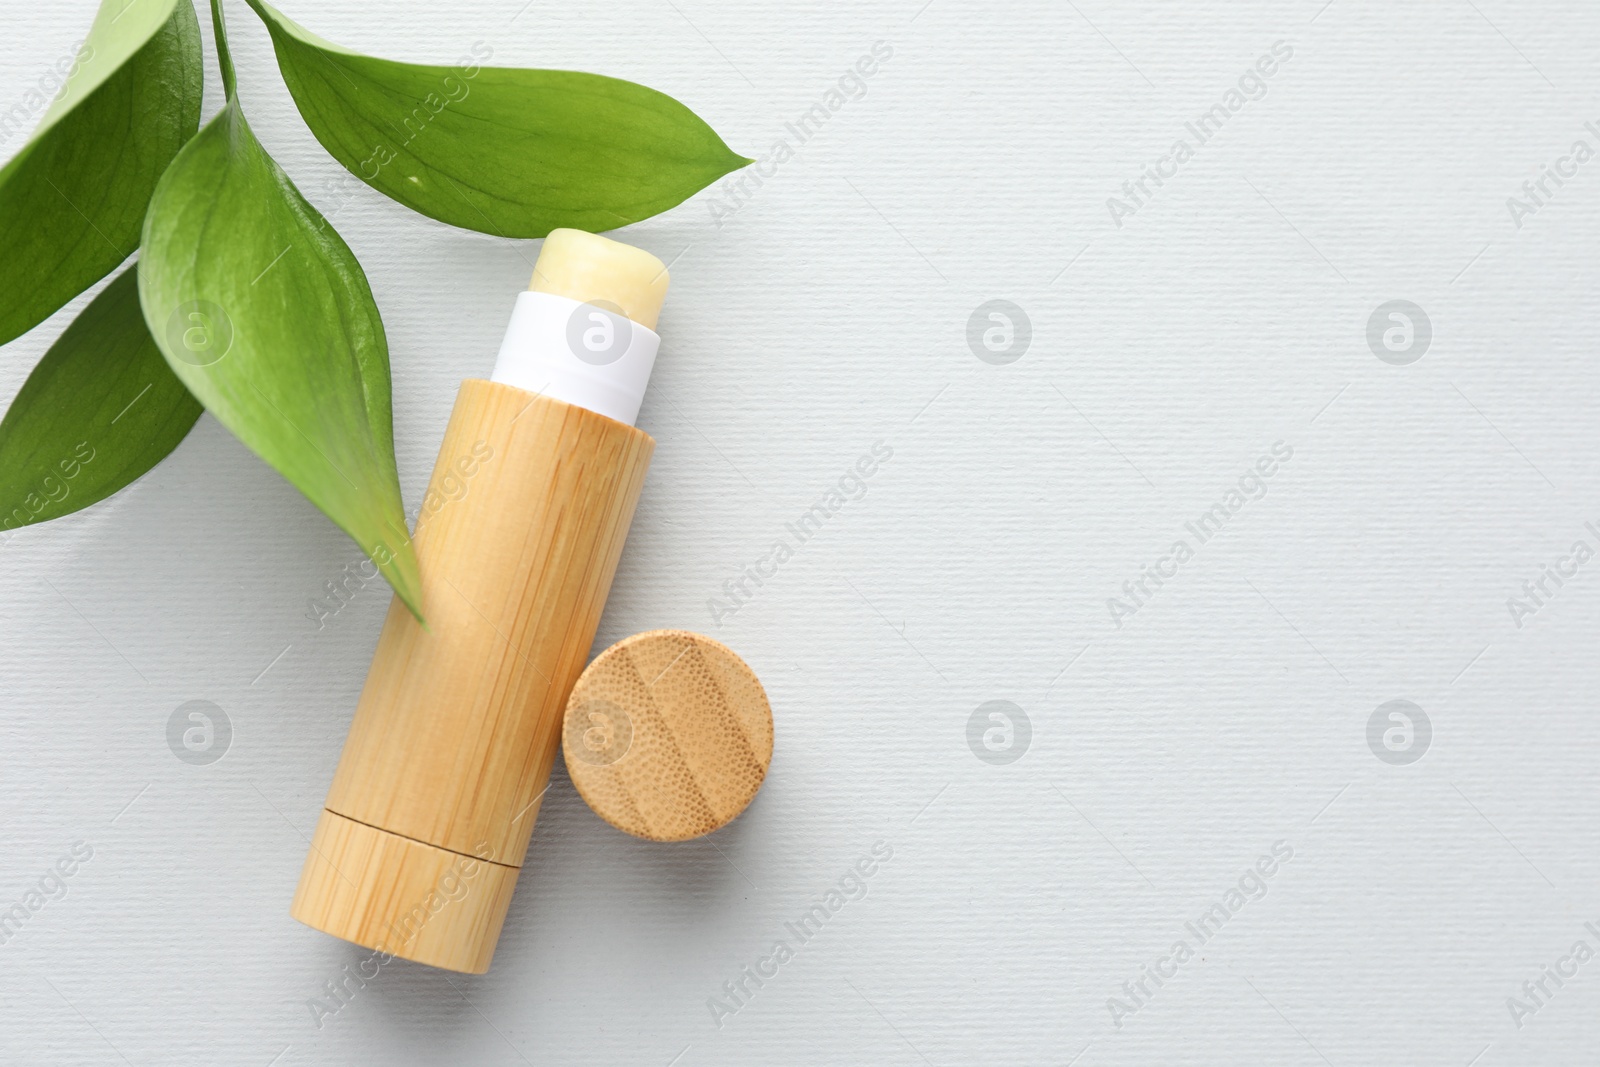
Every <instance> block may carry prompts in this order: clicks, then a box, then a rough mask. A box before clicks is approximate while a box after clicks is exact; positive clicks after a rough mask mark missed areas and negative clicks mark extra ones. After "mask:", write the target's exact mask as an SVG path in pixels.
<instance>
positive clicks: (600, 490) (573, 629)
mask: <svg viewBox="0 0 1600 1067" xmlns="http://www.w3.org/2000/svg"><path fill="white" fill-rule="evenodd" d="M480 442H481V443H482V444H480ZM654 446H655V442H654V441H653V440H652V439H651V438H650V436H649V435H648V434H645V433H643V432H642V431H639V430H636V429H634V428H633V427H631V426H625V425H623V424H622V423H620V422H615V421H613V420H611V419H608V418H605V417H604V416H601V415H596V414H595V413H593V412H591V411H586V410H584V409H582V408H579V407H575V406H573V405H571V404H565V403H562V402H561V401H557V400H550V399H547V398H545V397H540V396H536V395H534V394H531V393H527V392H524V391H522V390H520V389H514V388H512V387H511V386H506V385H498V384H495V383H492V382H486V381H479V380H470V381H468V382H466V383H464V384H463V385H462V387H461V394H460V396H459V397H458V399H457V401H456V407H455V411H454V412H453V413H452V414H451V416H450V426H449V429H448V430H447V431H446V432H445V438H444V444H443V445H442V446H441V448H440V450H439V460H438V463H437V464H436V465H435V468H434V477H433V481H432V483H430V491H438V493H439V494H440V497H441V498H442V499H443V500H444V502H443V503H442V504H441V505H440V506H439V507H438V509H437V511H435V512H434V513H433V514H431V515H429V514H428V512H427V510H426V505H425V507H424V513H423V517H422V518H421V519H419V522H418V532H417V534H416V545H417V554H418V558H419V559H420V560H421V561H422V569H423V577H422V583H423V597H424V604H425V611H426V612H427V617H428V622H429V627H430V629H429V630H424V629H423V628H422V627H421V626H420V625H418V624H417V622H416V620H414V619H413V618H411V616H410V613H409V612H407V611H406V610H405V607H404V606H403V605H401V604H399V603H393V604H391V605H390V607H389V615H388V617H387V618H386V619H385V621H384V627H383V634H382V635H381V636H380V637H379V639H378V648H377V652H376V653H375V654H374V655H373V659H372V669H371V671H370V672H369V673H368V675H367V684H366V686H365V688H364V689H363V690H362V692H361V700H360V702H359V704H358V705H357V707H356V713H355V719H354V721H353V722H352V723H351V726H350V735H349V738H348V739H347V740H346V742H345V748H344V753H343V755H342V756H341V758H340V761H339V769H338V771H337V772H336V773H335V775H334V779H333V786H332V788H331V789H330V790H329V791H328V800H327V808H328V810H329V811H334V812H338V813H339V814H341V815H345V816H347V817H349V818H352V819H355V820H356V821H357V822H364V823H367V824H368V825H371V826H378V827H382V828H383V829H385V830H389V831H391V832H392V833H397V834H400V835H401V836H403V837H410V838H414V839H416V840H418V841H425V842H427V843H429V844H433V845H437V846H439V847H440V848H445V849H449V850H450V851H452V852H459V853H461V854H462V855H484V856H488V857H489V858H491V859H493V860H494V861H495V862H497V863H505V864H508V865H510V866H513V867H517V866H521V865H522V858H523V854H524V852H525V851H526V849H527V843H528V835H529V833H530V832H531V830H532V827H533V822H534V818H535V817H536V816H537V815H538V804H539V797H540V795H541V793H542V792H543V791H544V786H545V781H546V779H547V778H548V777H549V774H550V767H551V764H552V763H553V761H554V759H555V751H556V746H557V745H558V743H559V738H560V730H561V715H562V711H563V709H564V707H565V705H566V699H567V694H568V693H569V692H571V690H572V684H573V682H574V681H576V680H577V677H578V674H579V672H581V671H582V669H583V666H584V661H585V659H586V658H587V657H588V655H589V649H590V647H591V646H592V644H593V642H594V632H595V628H596V627H597V626H598V625H599V622H600V613H601V611H602V609H603V608H604V607H605V602H606V595H607V593H609V592H610V589H611V579H612V576H613V575H614V574H615V572H616V568H617V559H618V557H619V556H620V555H621V553H622V544H623V541H624V539H625V538H626V537H627V533H628V524H629V523H630V522H631V521H632V519H633V511H634V506H635V504H636V503H637V502H638V499H639V491H640V488H641V487H642V486H643V483H644V475H645V470H646V468H647V467H648V466H649V462H650V454H651V451H652V450H653V448H654ZM485 447H486V448H487V449H490V450H492V454H491V455H489V456H488V457H487V458H485V459H482V460H480V461H479V462H477V464H476V469H475V470H474V471H473V473H472V474H471V476H470V477H467V476H466V475H465V474H464V473H463V471H464V470H466V469H470V465H468V466H467V467H462V466H458V464H457V461H458V459H459V458H460V457H463V456H473V455H475V453H474V449H475V448H476V449H477V450H478V453H482V452H483V451H484V449H485ZM452 479H453V480H452ZM458 483H459V487H456V486H457V484H458ZM451 497H455V499H451ZM485 848H487V851H486V852H485V851H483V850H484V849H485Z"/></svg>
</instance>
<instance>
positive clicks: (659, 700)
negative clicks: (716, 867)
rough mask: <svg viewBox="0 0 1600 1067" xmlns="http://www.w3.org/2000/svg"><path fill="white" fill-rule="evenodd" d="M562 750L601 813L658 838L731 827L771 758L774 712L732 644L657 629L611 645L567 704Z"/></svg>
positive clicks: (580, 785) (622, 826)
mask: <svg viewBox="0 0 1600 1067" xmlns="http://www.w3.org/2000/svg"><path fill="white" fill-rule="evenodd" d="M562 750H563V752H564V754H565V756H566V761H567V772H568V773H569V774H570V775H571V776H572V782H573V785H575V786H576V787H577V789H578V792H579V793H580V794H581V795H582V796H583V799H584V800H585V801H587V802H588V804H589V806H590V807H591V808H593V809H594V811H595V813H596V814H597V815H599V816H600V817H601V818H602V819H605V820H606V821H607V822H609V823H610V824H611V825H613V826H615V827H616V828H617V829H619V830H626V831H627V832H628V833H630V834H633V835H635V836H637V837H643V838H647V839H649V840H652V841H685V840H688V839H689V838H691V837H699V836H700V835H702V834H708V833H710V832H711V831H713V830H715V829H717V828H719V827H721V826H725V825H726V824H727V823H729V822H731V821H732V820H733V819H734V818H735V817H736V816H738V814H739V813H740V812H742V811H743V810H744V809H745V808H746V807H747V806H748V805H749V804H750V801H751V800H753V799H754V798H755V795H756V790H758V789H760V788H761V782H762V780H763V779H765V777H766V774H767V767H768V766H769V765H770V764H771V762H772V707H771V705H770V704H769V703H768V702H767V694H766V691H765V690H764V689H762V687H761V682H760V680H759V679H757V678H756V675H755V672H754V671H752V670H751V669H750V668H749V666H748V665H747V664H746V663H745V662H744V660H742V659H740V658H739V657H738V656H737V655H735V654H734V652H733V651H732V650H731V649H729V648H728V647H727V646H726V645H723V644H721V643H719V642H717V641H713V640H712V639H711V638H709V637H706V636H705V635H704V634H697V633H691V632H689V631H687V630H651V631H650V632H648V633H642V634H635V635H634V636H632V637H629V638H627V639H625V640H622V641H619V642H617V643H616V644H614V645H612V646H611V647H610V648H608V649H606V650H605V651H604V652H602V653H601V654H600V655H599V656H597V657H595V661H594V662H593V663H591V664H590V665H589V667H588V668H587V669H586V670H585V671H584V672H583V675H582V677H580V678H579V679H578V683H577V685H576V686H574V687H573V690H572V696H571V698H570V699H569V700H568V702H567V713H566V719H565V722H564V724H563V728H562Z"/></svg>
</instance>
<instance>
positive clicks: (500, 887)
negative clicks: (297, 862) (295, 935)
mask: <svg viewBox="0 0 1600 1067" xmlns="http://www.w3.org/2000/svg"><path fill="white" fill-rule="evenodd" d="M518 873H519V872H518V868H516V867H507V866H504V865H502V864H498V863H491V862H489V861H487V860H482V859H477V858H474V857H471V856H461V855H458V854H456V853H454V852H447V851H445V850H444V849H442V848H434V847H433V846H432V845H425V844H423V843H422V842H420V841H412V840H410V839H409V838H404V837H400V836H397V835H395V834H390V833H385V832H384V831H382V830H379V829H376V828H374V827H371V826H366V825H364V824H362V823H358V822H352V821H351V820H349V819H346V818H344V817H343V816H340V815H335V814H334V813H333V812H331V811H324V812H323V813H322V818H321V819H320V820H318V822H317V829H316V833H315V834H314V835H313V837H312V840H311V851H310V852H309V853H307V855H306V865H305V869H304V870H303V871H302V872H301V875H300V886H299V888H298V889H297V890H296V891H295V895H294V904H293V905H291V907H290V909H289V914H290V915H292V916H294V917H295V918H296V919H298V920H300V921H301V922H303V923H305V924H306V925H308V926H313V927H316V928H317V929H318V930H323V931H326V932H327V933H330V934H333V935H335V936H336V937H342V938H344V939H345V940H346V941H354V942H355V943H356V944H358V945H365V946H366V947H367V948H372V949H378V950H379V951H381V952H385V953H388V954H389V955H391V956H400V957H402V958H404V959H408V960H414V961H416V962H417V963H427V964H431V965H433V966H435V967H445V968H448V969H450V970H452V971H465V972H467V973H469V974H482V973H483V972H485V971H487V970H488V969H489V961H490V960H491V959H493V958H494V949H495V943H496V942H498V941H499V939H500V928H501V926H502V925H503V924H504V922H505V918H506V908H507V907H509V906H510V904H511V892H512V890H513V889H515V888H516V884H517V874H518Z"/></svg>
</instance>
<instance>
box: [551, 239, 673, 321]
mask: <svg viewBox="0 0 1600 1067" xmlns="http://www.w3.org/2000/svg"><path fill="white" fill-rule="evenodd" d="M669 281H671V279H670V278H669V277H668V276H667V266H666V264H665V263H662V262H661V261H660V260H659V259H657V258H656V257H655V256H652V255H651V254H650V253H649V252H646V251H645V250H644V249H642V248H635V247H633V246H632V245H625V244H623V243H622V242H621V241H613V240H612V239H611V238H609V237H601V236H600V235H599V234H596V233H585V232H584V231H582V230H566V229H562V230H551V231H550V236H548V237H546V238H545V239H544V247H543V248H542V249H540V251H539V261H538V262H537V263H535V264H534V266H533V280H532V281H530V282H529V283H528V288H529V289H531V290H532V291H533V292H536V293H554V294H555V295H557V296H564V297H567V298H569V299H572V300H582V301H585V302H588V303H594V304H599V305H601V306H602V307H603V306H606V305H607V304H613V305H615V306H616V307H618V308H620V309H621V310H622V314H623V315H625V316H627V317H628V318H629V319H631V320H632V321H634V322H637V323H638V324H639V325H640V326H643V327H645V328H646V329H650V330H653V329H655V328H656V319H658V318H659V317H660V315H661V303H662V301H664V300H665V299H666V297H667V283H668V282H669Z"/></svg>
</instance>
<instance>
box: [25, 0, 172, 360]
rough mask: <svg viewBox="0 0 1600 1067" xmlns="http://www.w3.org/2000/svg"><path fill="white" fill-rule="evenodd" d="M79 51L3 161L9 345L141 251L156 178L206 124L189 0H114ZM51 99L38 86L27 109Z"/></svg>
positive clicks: (103, 7)
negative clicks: (25, 137)
mask: <svg viewBox="0 0 1600 1067" xmlns="http://www.w3.org/2000/svg"><path fill="white" fill-rule="evenodd" d="M71 58H72V62H73V67H74V68H75V69H73V70H72V71H71V72H70V74H69V76H68V79H67V83H66V87H65V89H64V90H63V92H62V94H61V95H60V96H58V97H57V98H56V99H55V101H54V102H53V103H51V104H50V106H49V108H48V109H47V110H46V111H45V112H44V118H43V120H42V121H41V122H40V125H39V128H38V130H36V131H35V132H34V135H33V137H32V138H31V139H30V140H29V141H28V143H27V144H26V145H24V146H23V148H22V150H21V152H19V153H18V154H17V156H16V157H15V158H14V159H12V160H11V162H10V163H8V164H7V165H6V166H5V168H4V169H0V344H4V343H6V342H7V341H10V340H12V339H13V338H16V337H19V336H21V335H22V334H24V333H27V332H28V331H29V330H31V329H33V327H35V326H37V325H38V324H39V323H41V322H43V321H44V320H45V319H46V318H48V317H49V316H50V315H52V314H54V313H55V312H56V311H57V310H58V309H59V308H60V307H61V306H62V305H63V304H65V303H66V302H67V301H68V300H71V299H72V298H73V297H75V296H77V295H78V294H79V293H81V292H83V290H85V289H87V288H88V287H89V286H91V285H93V284H94V283H95V282H96V281H98V280H99V279H101V278H103V277H105V276H106V275H107V274H109V273H110V272H111V271H112V270H113V269H115V268H116V266H117V264H119V263H121V262H122V261H123V260H125V259H127V258H128V256H129V255H131V254H132V252H133V250H134V248H135V246H137V245H138V243H139V227H140V225H141V223H142V222H143V221H144V209H145V205H146V204H147V203H149V200H150V194H151V192H152V191H153V190H154V189H155V187H156V181H157V180H158V179H159V178H160V177H161V172H162V171H164V170H166V169H167V164H168V163H170V162H171V161H172V157H173V156H174V155H176V154H177V152H178V149H179V148H181V147H182V146H183V143H184V142H185V141H187V140H188V139H189V138H190V137H192V136H193V135H194V131H195V130H196V129H197V128H198V127H199V125H200V86H201V58H200V24H199V22H198V21H196V19H195V15H194V8H193V7H192V6H191V5H190V3H189V0H181V2H179V0H104V3H102V4H101V6H100V12H99V14H98V15H97V16H96V17H95V21H94V26H93V27H92V28H91V29H90V31H89V36H88V37H87V38H86V39H85V41H84V43H83V46H82V48H80V49H79V51H78V53H77V54H76V55H75V56H74V57H71ZM34 98H37V99H34ZM42 104H43V96H42V94H40V93H37V92H34V93H31V94H29V95H26V96H24V97H23V100H22V105H21V106H22V107H23V108H24V109H25V110H26V109H28V108H29V107H30V106H42ZM13 110H14V109H13Z"/></svg>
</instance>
